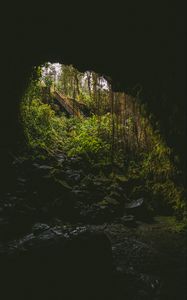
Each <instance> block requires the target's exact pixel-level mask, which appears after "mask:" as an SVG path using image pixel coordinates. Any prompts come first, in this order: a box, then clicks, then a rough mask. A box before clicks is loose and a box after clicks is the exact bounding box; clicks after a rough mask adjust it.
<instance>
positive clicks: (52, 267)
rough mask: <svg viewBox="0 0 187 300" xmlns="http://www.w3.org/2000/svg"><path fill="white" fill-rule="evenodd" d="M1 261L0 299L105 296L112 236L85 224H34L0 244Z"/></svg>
mask: <svg viewBox="0 0 187 300" xmlns="http://www.w3.org/2000/svg"><path fill="white" fill-rule="evenodd" d="M0 263H1V279H0V280H1V286H2V288H1V296H2V295H3V297H2V299H4V300H5V299H6V300H10V299H18V298H17V297H19V299H27V300H37V299H38V300H42V299H51V300H52V299H75V297H80V296H81V297H82V299H102V297H104V299H105V297H106V298H107V296H109V294H110V293H109V290H110V284H109V283H110V280H111V274H112V252H111V246H110V242H109V240H108V238H107V237H106V235H105V234H104V233H100V232H97V231H95V232H94V231H90V230H88V229H87V228H86V227H76V228H75V229H72V228H71V229H68V228H67V229H65V228H63V229H62V228H61V227H49V226H48V225H46V224H35V225H34V227H33V230H32V232H31V233H30V234H28V235H26V236H24V237H23V238H21V239H18V240H15V241H12V242H9V243H7V244H4V245H2V244H1V245H0ZM108 284H109V287H107V285H108ZM92 297H93V298H92ZM100 297H101V298H100ZM78 299H79V298H78Z"/></svg>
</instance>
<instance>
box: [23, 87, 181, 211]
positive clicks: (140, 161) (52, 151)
mask: <svg viewBox="0 0 187 300" xmlns="http://www.w3.org/2000/svg"><path fill="white" fill-rule="evenodd" d="M33 88H34V86H32V89H31V91H32V90H33ZM27 96H28V95H27ZM31 96H32V97H31ZM26 98H28V97H25V98H24V99H23V101H22V103H21V120H22V124H23V128H24V133H25V137H26V140H27V144H28V147H29V149H31V150H32V152H33V157H34V158H36V157H42V158H43V159H45V158H49V157H55V156H56V155H58V154H60V153H62V154H63V155H65V156H66V157H67V158H76V157H79V158H80V159H81V160H82V168H84V166H85V165H87V166H88V168H87V169H88V172H94V170H96V172H97V173H98V176H100V177H101V176H104V177H110V178H112V180H113V181H114V182H118V183H120V184H121V185H122V186H123V187H124V188H125V191H126V195H127V197H128V198H129V199H136V198H139V197H143V198H144V199H145V203H146V205H147V208H148V210H149V211H150V212H151V213H155V214H156V213H159V212H163V213H166V214H172V213H173V212H174V213H175V214H176V215H178V216H181V217H182V216H184V215H185V209H186V202H185V199H184V195H185V191H184V188H183V187H182V186H180V185H179V184H176V178H177V173H178V170H177V168H176V166H175V165H174V163H173V162H172V159H171V156H172V153H171V150H170V149H169V148H168V147H167V145H166V144H165V142H164V141H163V139H162V137H161V136H160V134H159V133H158V132H157V131H154V130H153V128H152V127H151V125H150V124H148V125H147V128H146V132H147V140H148V145H147V146H146V145H140V146H139V147H138V148H137V147H136V148H133V147H131V149H128V151H127V150H125V149H124V148H123V147H122V146H121V145H120V143H119V138H118V137H117V136H112V134H113V132H112V122H113V121H114V118H113V117H112V116H111V113H109V112H107V113H105V114H103V115H94V114H92V116H91V117H87V118H86V117H81V118H76V117H69V118H68V117H66V116H65V115H64V114H57V113H56V112H55V110H54V109H53V108H52V105H50V103H48V104H46V103H44V101H42V98H41V96H40V95H38V94H36V93H31V92H30V98H29V101H28V100H27V99H26ZM142 120H143V118H142ZM127 126H129V124H127ZM118 127H119V126H118ZM122 129H123V130H124V129H125V128H122ZM128 130H129V127H128ZM119 131H120V128H119Z"/></svg>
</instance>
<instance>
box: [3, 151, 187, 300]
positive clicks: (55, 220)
mask: <svg viewBox="0 0 187 300" xmlns="http://www.w3.org/2000/svg"><path fill="white" fill-rule="evenodd" d="M81 164H82V162H81ZM72 165H73V168H72ZM62 166H63V167H62ZM86 168H87V167H86V166H85V167H81V168H80V162H79V161H78V160H75V161H73V159H72V161H71V163H70V162H69V161H64V157H63V156H60V155H59V157H58V159H57V161H56V163H55V164H54V162H53V163H52V164H51V163H50V162H48V163H45V164H44V163H41V162H38V161H32V162H31V161H30V160H27V159H21V158H19V159H18V158H17V159H15V160H14V164H13V172H12V178H10V180H9V185H8V188H7V187H6V186H5V187H4V189H3V190H2V193H1V199H0V236H1V243H0V253H1V264H2V265H3V268H2V270H3V272H2V271H1V275H2V278H4V279H2V281H1V282H4V284H3V285H4V286H5V287H7V282H9V281H10V285H13V286H14V289H15V291H16V292H17V293H18V294H19V293H20V291H22V294H21V295H22V298H23V299H40V300H41V299H75V298H74V296H72V295H75V294H77V298H78V296H80V295H82V299H115V300H118V299H119V300H121V299H127V300H166V299H169V300H175V299H176V300H185V299H186V290H185V287H186V231H187V229H186V228H187V227H186V225H185V224H184V223H183V222H178V221H177V220H176V219H175V217H172V216H170V217H169V216H167V217H166V216H165V217H161V216H160V217H150V216H148V215H147V210H146V207H144V203H143V199H137V200H133V201H132V200H131V201H129V199H128V196H127V195H128V191H127V189H128V187H127V185H126V181H125V178H123V176H118V179H117V180H115V181H113V179H112V178H110V177H108V176H104V175H103V174H102V176H98V170H97V167H96V169H95V170H92V173H91V172H88V170H87V169H86ZM108 171H109V170H106V174H107V172H108ZM96 174H97V175H96ZM50 249H52V250H50ZM67 249H68V250H67ZM51 251H52V252H51ZM43 257H45V259H44V260H43V259H41V258H43ZM55 257H56V258H55ZM62 257H63V259H62ZM51 258H52V259H51ZM41 261H42V262H43V264H41V266H40V268H39V269H38V264H39V265H40V262H41ZM91 262H92V263H91ZM25 265H26V266H29V267H26V268H25ZM32 265H33V266H32ZM44 266H45V267H44ZM20 270H21V271H20ZM29 270H31V271H29ZM41 270H42V271H41ZM20 274H21V275H20ZM24 274H26V277H27V280H26V281H25V276H24ZM46 274H48V276H46ZM51 274H53V276H52V275H51ZM87 274H88V276H87ZM18 275H19V276H18ZM80 275H81V276H82V277H81V276H80ZM20 276H21V277H20ZM17 277H18V278H19V280H18V279H16V278H17ZM88 277H89V278H90V280H88ZM34 278H35V279H34ZM49 278H50V280H49ZM54 278H56V279H55V282H56V283H54V282H53V281H54ZM61 278H63V280H62V279H61ZM3 280H4V281H3ZM5 281H6V282H5ZM18 281H19V283H20V285H21V288H17V286H19V284H18ZM21 282H23V284H22V283H21ZM33 282H34V284H32V283H33ZM46 283H47V284H46ZM24 286H25V287H24ZM46 286H48V288H47V292H46V293H43V291H44V290H46ZM73 286H74V287H76V289H77V292H75V288H72V287H73ZM49 287H51V288H50V289H49ZM59 287H60V288H59ZM29 290H31V291H35V294H32V293H30V292H29ZM99 291H100V294H98V293H99ZM4 292H5V297H4V298H3V299H12V297H13V295H12V294H11V292H10V291H9V292H10V293H9V292H8V288H7V289H5V291H4ZM73 292H74V294H73ZM13 294H14V292H13ZM44 294H45V295H44ZM8 295H9V296H10V297H9V298H8ZM52 295H53V296H52ZM54 295H55V296H54ZM65 295H66V296H65ZM67 295H69V296H67ZM70 295H71V296H72V298H71V297H70ZM98 295H100V298H98V297H99V296H98ZM20 297H21V296H20ZM42 297H43V298H42ZM54 297H55V298H54ZM68 297H69V298H68ZM22 298H20V299H22ZM78 299H79V298H78Z"/></svg>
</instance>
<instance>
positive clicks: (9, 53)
mask: <svg viewBox="0 0 187 300" xmlns="http://www.w3.org/2000/svg"><path fill="white" fill-rule="evenodd" d="M77 5H78V4H77ZM92 5H93V4H90V7H87V6H84V8H83V7H80V6H78V7H75V6H73V7H68V6H67V7H65V5H64V4H63V6H62V7H63V9H61V10H60V9H59V7H55V6H54V12H53V10H52V7H47V6H45V10H40V9H39V7H35V8H33V7H32V8H28V9H27V10H26V9H25V8H23V7H22V9H18V7H17V6H16V7H15V8H14V7H11V8H10V7H9V8H7V10H6V9H5V14H4V16H5V17H4V19H2V20H1V22H2V24H1V25H2V26H1V30H2V35H1V36H2V47H1V76H2V80H1V113H0V131H1V139H0V145H1V160H2V165H5V166H6V161H8V157H9V154H7V153H9V152H12V151H14V150H13V149H14V148H15V145H17V144H18V142H19V141H21V140H22V134H21V130H20V125H19V122H18V112H19V101H20V99H21V96H22V94H23V92H24V89H25V87H26V85H27V82H28V78H29V76H30V74H31V71H32V67H33V66H35V65H39V64H41V63H43V62H46V61H51V62H63V63H72V64H74V65H75V66H76V67H78V68H79V69H80V70H82V71H84V70H87V69H92V70H95V71H96V72H99V73H101V74H106V75H107V76H110V77H111V78H112V79H113V88H114V90H121V91H127V92H131V93H133V92H134V89H133V88H134V87H135V86H136V85H137V84H140V85H141V86H142V87H143V89H142V93H141V95H140V96H141V99H142V101H143V102H145V103H146V104H147V106H148V110H149V111H150V112H152V113H153V115H154V116H155V119H156V120H158V121H159V123H160V128H161V131H162V133H163V135H164V136H165V138H166V139H167V141H168V143H169V145H171V146H172V147H173V148H174V150H175V152H176V153H178V154H179V155H180V157H181V159H182V162H183V165H184V161H185V153H186V149H185V146H184V140H185V134H186V133H185V96H186V91H185V78H186V73H185V72H186V62H185V13H184V11H185V10H184V5H183V4H182V2H181V3H180V4H179V3H178V2H177V1H165V2H164V3H162V2H160V3H159V2H157V4H154V5H153V3H149V2H148V1H141V3H139V2H138V1H137V2H136V3H134V2H129V3H128V1H127V2H126V3H125V6H124V8H122V7H120V6H117V5H114V4H113V6H110V5H109V4H107V6H103V7H101V5H100V6H97V5H96V4H95V5H93V7H92ZM174 123H175V124H174ZM173 124H174V125H175V126H173Z"/></svg>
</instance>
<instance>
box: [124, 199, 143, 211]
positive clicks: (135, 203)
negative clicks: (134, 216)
mask: <svg viewBox="0 0 187 300" xmlns="http://www.w3.org/2000/svg"><path fill="white" fill-rule="evenodd" d="M143 201H144V200H143V198H139V199H137V200H133V201H131V202H130V203H126V204H125V208H126V209H133V208H137V207H139V206H141V205H142V204H143Z"/></svg>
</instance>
